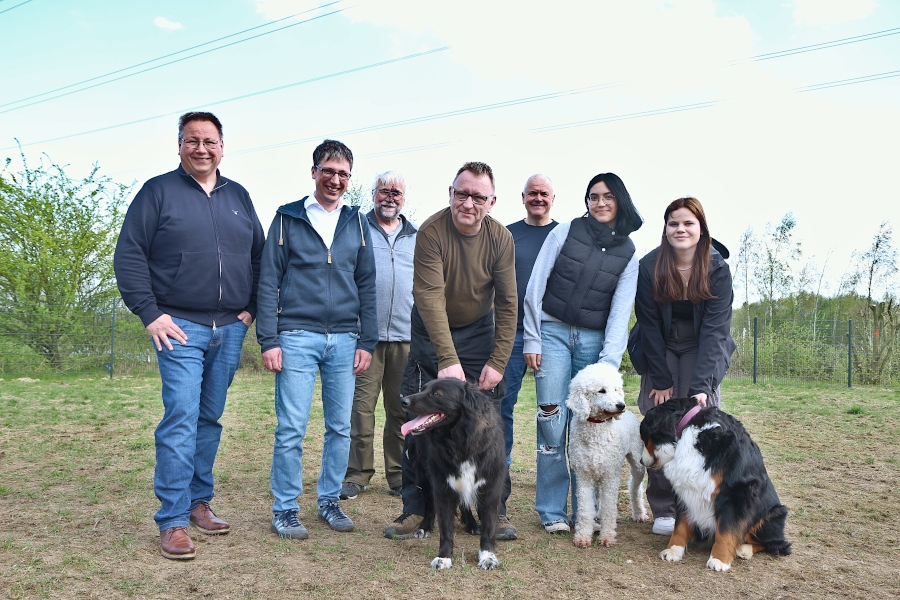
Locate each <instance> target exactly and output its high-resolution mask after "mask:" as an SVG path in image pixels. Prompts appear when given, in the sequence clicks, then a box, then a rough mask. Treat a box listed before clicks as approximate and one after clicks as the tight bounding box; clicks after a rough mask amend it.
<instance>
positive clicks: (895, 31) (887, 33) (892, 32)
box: [729, 27, 900, 64]
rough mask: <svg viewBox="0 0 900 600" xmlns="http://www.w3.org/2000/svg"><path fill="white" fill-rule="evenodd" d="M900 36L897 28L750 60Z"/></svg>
mask: <svg viewBox="0 0 900 600" xmlns="http://www.w3.org/2000/svg"><path fill="white" fill-rule="evenodd" d="M897 34H900V27H895V28H893V29H884V30H882V31H873V32H872V33H866V34H863V35H856V36H853V37H848V38H842V39H839V40H832V41H830V42H822V43H820V44H812V45H809V46H799V47H797V48H789V49H787V50H779V51H777V52H769V53H767V54H757V55H756V56H751V57H750V59H749V60H752V61H755V62H760V61H764V60H771V59H773V58H782V57H785V56H793V55H794V54H803V53H805V52H814V51H816V50H824V49H825V48H835V47H837V46H846V45H847V44H856V43H857V42H866V41H868V40H874V39H878V38H882V37H887V36H890V35H897ZM738 62H742V61H731V63H729V64H735V63H738Z"/></svg>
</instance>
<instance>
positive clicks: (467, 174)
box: [384, 162, 518, 540]
mask: <svg viewBox="0 0 900 600" xmlns="http://www.w3.org/2000/svg"><path fill="white" fill-rule="evenodd" d="M496 202H497V197H496V196H495V195H494V174H493V172H492V171H491V168H490V167H489V166H488V165H486V164H484V163H479V162H468V163H466V164H464V165H463V166H462V168H460V170H459V171H458V172H457V174H456V178H455V179H454V180H453V185H451V186H450V207H449V208H445V209H443V210H441V211H440V212H438V213H436V214H434V215H432V216H431V217H429V218H428V219H427V220H426V221H425V222H424V223H423V224H422V226H421V227H420V228H419V233H418V236H417V237H416V250H415V256H414V259H413V263H414V267H413V300H414V302H415V303H414V305H413V309H412V331H411V336H410V338H411V339H410V349H409V359H408V362H407V365H406V369H405V371H404V373H403V385H402V388H401V393H402V394H403V395H408V394H413V393H416V392H419V391H421V389H422V387H423V386H424V384H425V383H427V382H428V381H430V380H432V379H442V378H445V377H455V378H457V379H460V380H463V381H466V379H467V378H468V380H469V381H471V382H473V383H475V382H477V384H478V387H479V389H481V390H482V391H484V393H485V394H487V395H488V396H490V397H491V398H493V399H495V400H496V401H497V403H498V406H499V401H500V399H501V398H502V397H503V394H504V393H505V390H506V382H505V380H504V379H503V372H504V370H505V369H506V362H507V361H508V360H509V355H510V353H511V352H512V346H513V341H514V340H515V337H516V317H517V315H518V298H517V293H516V265H515V243H514V241H513V238H512V234H510V233H509V231H508V230H507V229H506V228H505V227H504V226H503V225H501V224H500V223H498V222H497V221H495V220H494V219H492V218H491V217H489V216H488V213H489V212H490V211H491V208H493V206H494V204H495V203H496ZM409 450H410V448H409V440H408V439H407V444H406V449H405V451H404V453H403V490H402V497H403V514H401V515H400V517H399V518H397V519H396V520H395V521H394V523H393V524H392V525H390V526H388V527H387V528H386V529H385V530H384V534H385V537H388V538H393V539H406V538H410V537H416V535H417V532H419V531H420V525H421V522H422V515H423V514H424V512H425V510H424V509H425V506H424V500H423V498H422V495H421V490H419V488H417V487H416V471H415V466H414V464H413V463H412V461H410V459H409ZM505 485H506V489H505V490H504V493H503V502H502V504H501V507H500V524H499V527H498V529H497V539H507V540H510V539H516V529H515V527H513V526H512V525H511V524H510V523H509V520H508V519H507V517H506V500H507V498H508V497H509V492H510V480H509V472H507V474H506V482H505Z"/></svg>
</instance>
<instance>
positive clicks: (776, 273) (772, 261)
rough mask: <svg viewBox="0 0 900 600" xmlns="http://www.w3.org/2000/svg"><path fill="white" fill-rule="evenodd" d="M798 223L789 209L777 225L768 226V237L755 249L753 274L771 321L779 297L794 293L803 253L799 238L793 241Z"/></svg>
mask: <svg viewBox="0 0 900 600" xmlns="http://www.w3.org/2000/svg"><path fill="white" fill-rule="evenodd" d="M796 226H797V221H796V220H795V219H794V215H793V214H792V213H787V214H786V215H784V217H783V218H782V219H781V223H779V224H778V225H777V226H775V227H774V228H773V227H772V226H771V225H767V226H766V237H764V238H762V240H761V242H760V243H761V247H760V248H758V249H757V250H756V252H757V256H758V260H757V262H756V264H755V265H754V267H753V276H754V279H755V284H756V289H757V290H758V291H759V295H760V297H761V298H760V299H761V300H762V302H763V304H765V305H766V316H767V317H768V320H769V323H771V322H772V320H773V319H774V318H775V314H776V304H777V302H778V300H779V299H780V298H783V297H785V296H789V295H790V293H791V287H792V284H793V281H794V276H793V274H792V267H793V265H794V263H795V262H796V261H797V259H799V258H800V255H801V250H800V242H798V241H794V227H796Z"/></svg>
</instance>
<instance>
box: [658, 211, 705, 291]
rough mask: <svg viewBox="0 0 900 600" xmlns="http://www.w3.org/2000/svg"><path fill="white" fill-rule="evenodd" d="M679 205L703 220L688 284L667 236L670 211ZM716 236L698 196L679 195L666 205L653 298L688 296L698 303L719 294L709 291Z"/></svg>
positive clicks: (698, 219)
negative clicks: (709, 225)
mask: <svg viewBox="0 0 900 600" xmlns="http://www.w3.org/2000/svg"><path fill="white" fill-rule="evenodd" d="M679 208H686V209H688V210H689V211H691V212H692V213H693V214H694V216H695V217H696V218H697V222H698V223H699V224H700V241H699V242H697V248H696V250H695V252H694V265H693V268H692V269H691V276H690V279H689V280H688V282H687V288H685V285H684V280H683V279H682V278H681V274H680V273H679V272H678V263H677V262H676V261H675V251H674V250H673V249H672V246H671V245H670V244H669V239H668V238H667V237H666V226H667V225H668V223H669V215H671V214H672V213H673V212H675V211H676V210H678V209H679ZM711 240H712V238H711V237H710V235H709V227H707V225H706V213H704V212H703V205H701V204H700V201H699V200H697V199H696V198H690V197H688V198H679V199H678V200H674V201H673V202H671V203H670V204H669V206H667V207H666V212H665V215H664V216H663V233H662V241H661V242H660V244H659V254H658V255H657V257H656V267H655V268H654V270H653V299H654V300H656V301H657V302H676V301H678V300H682V299H687V300H690V301H691V302H693V303H694V304H697V303H699V302H700V301H702V300H709V299H710V298H715V296H713V295H712V292H710V291H709V260H710V250H709V247H710V244H711Z"/></svg>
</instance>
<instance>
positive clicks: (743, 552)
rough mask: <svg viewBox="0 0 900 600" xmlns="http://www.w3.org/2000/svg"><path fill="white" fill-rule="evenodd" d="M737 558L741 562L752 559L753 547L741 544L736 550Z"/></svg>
mask: <svg viewBox="0 0 900 600" xmlns="http://www.w3.org/2000/svg"><path fill="white" fill-rule="evenodd" d="M737 557H738V558H741V559H743V560H750V559H751V558H753V546H751V545H750V544H741V547H740V548H738V551H737Z"/></svg>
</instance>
